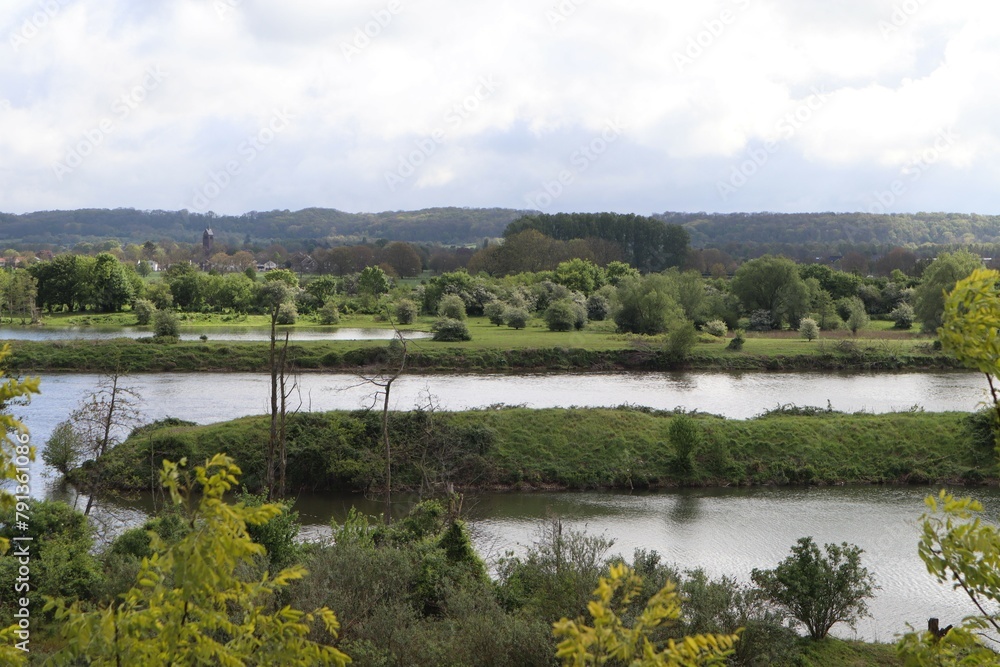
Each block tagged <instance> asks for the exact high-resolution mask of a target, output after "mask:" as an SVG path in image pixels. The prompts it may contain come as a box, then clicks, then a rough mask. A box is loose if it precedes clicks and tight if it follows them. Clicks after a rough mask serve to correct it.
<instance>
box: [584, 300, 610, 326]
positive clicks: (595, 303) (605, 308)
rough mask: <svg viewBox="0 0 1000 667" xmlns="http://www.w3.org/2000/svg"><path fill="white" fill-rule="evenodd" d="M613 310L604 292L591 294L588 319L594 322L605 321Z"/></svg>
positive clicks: (588, 303)
mask: <svg viewBox="0 0 1000 667" xmlns="http://www.w3.org/2000/svg"><path fill="white" fill-rule="evenodd" d="M609 312H611V306H610V304H608V300H607V299H606V298H605V297H604V295H602V294H591V295H590V298H588V299H587V319H588V320H593V321H594V322H603V321H604V320H606V319H607V317H608V313H609Z"/></svg>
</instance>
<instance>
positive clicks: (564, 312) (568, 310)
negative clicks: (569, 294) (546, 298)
mask: <svg viewBox="0 0 1000 667" xmlns="http://www.w3.org/2000/svg"><path fill="white" fill-rule="evenodd" d="M544 318H545V324H546V326H548V328H549V331H572V330H573V329H574V328H576V322H577V309H576V304H574V303H573V302H572V301H571V300H570V299H559V300H558V301H553V302H552V303H551V304H550V305H549V307H548V308H546V309H545V314H544Z"/></svg>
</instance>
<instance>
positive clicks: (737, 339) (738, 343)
mask: <svg viewBox="0 0 1000 667" xmlns="http://www.w3.org/2000/svg"><path fill="white" fill-rule="evenodd" d="M746 340H747V338H746V336H745V335H744V334H743V330H742V329H737V330H736V333H734V334H733V338H732V340H730V341H729V345H727V346H726V349H727V350H735V351H736V352H739V351H740V350H742V349H743V343H745V342H746Z"/></svg>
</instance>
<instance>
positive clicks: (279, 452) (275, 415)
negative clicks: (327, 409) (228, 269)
mask: <svg viewBox="0 0 1000 667" xmlns="http://www.w3.org/2000/svg"><path fill="white" fill-rule="evenodd" d="M270 273H274V272H273V271H271V272H270ZM289 273H290V272H289ZM257 297H258V300H259V302H260V304H261V306H262V307H263V308H264V310H265V312H267V313H268V315H270V322H271V330H270V336H269V345H268V353H267V367H268V370H269V371H270V375H271V384H270V392H269V394H268V399H269V402H270V406H271V424H270V428H269V430H268V437H267V450H266V451H265V457H264V479H265V480H266V483H267V497H268V499H274V498H275V496H276V494H277V496H278V497H281V495H283V494H284V488H283V487H284V478H285V467H284V461H285V442H286V441H285V414H286V413H285V409H286V400H287V398H288V395H289V394H288V393H287V392H286V388H285V373H286V371H287V361H288V357H287V353H288V334H287V333H286V334H285V344H284V346H283V347H282V348H281V349H279V348H278V337H277V326H278V323H279V320H280V317H281V309H282V307H283V306H285V304H287V303H289V302H290V301H291V299H292V289H291V287H290V286H289V285H288V283H287V282H286V281H285V280H283V279H275V280H265V281H264V284H262V285H260V286H259V287H258V290H257ZM278 468H280V472H279V470H278ZM276 475H277V476H276ZM279 485H280V486H281V487H282V488H280V489H279Z"/></svg>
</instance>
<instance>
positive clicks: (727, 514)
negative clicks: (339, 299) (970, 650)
mask: <svg viewBox="0 0 1000 667" xmlns="http://www.w3.org/2000/svg"><path fill="white" fill-rule="evenodd" d="M97 380H98V378H97V376H95V375H90V374H67V375H46V376H44V377H43V378H42V392H43V393H42V394H41V395H40V396H37V397H35V399H34V400H33V401H32V403H31V404H30V405H28V406H23V407H19V408H17V410H16V413H17V414H19V415H20V416H21V417H22V418H23V419H24V421H25V422H26V423H27V424H28V425H29V427H30V428H31V430H32V437H33V440H34V442H35V444H36V445H39V446H40V447H41V446H43V445H44V441H45V439H46V438H47V437H48V434H49V433H51V430H52V428H53V427H54V426H55V424H56V423H58V422H59V421H60V420H62V419H65V418H66V416H67V415H68V414H69V412H70V411H71V410H72V409H73V408H74V407H75V406H76V404H77V402H78V401H79V400H80V399H82V398H84V397H85V396H86V395H87V394H88V393H89V392H90V391H92V389H93V387H94V385H95V384H96V382H97ZM130 382H131V384H132V385H134V386H135V388H136V389H137V390H138V392H139V393H140V394H141V395H142V397H143V404H142V412H143V417H144V419H146V420H150V419H158V418H162V417H165V416H168V415H169V416H177V417H182V418H184V419H189V420H192V421H195V422H199V423H209V422H215V421H222V420H227V419H232V418H235V417H239V416H243V415H247V414H255V413H263V412H265V410H266V396H267V376H265V375H259V374H243V375H241V374H223V373H189V374H180V373H158V374H148V375H138V376H135V377H134V378H132V379H131V380H130ZM300 383H301V392H300V396H301V400H302V403H303V409H311V410H327V409H356V408H359V407H363V406H364V405H365V404H370V403H371V400H372V398H371V391H372V388H371V387H370V386H364V385H363V384H362V383H359V380H358V378H356V377H353V376H350V375H345V374H326V373H322V374H319V373H317V374H306V375H303V376H302V377H301V378H300ZM984 384H985V382H984V380H983V379H982V376H980V375H979V374H975V373H956V372H943V373H898V374H863V373H862V374H859V373H844V374H830V373H773V374H762V373H743V374H739V373H718V372H697V373H608V374H586V375H562V374H560V375H428V376H418V375H409V376H404V377H403V378H401V379H400V380H399V381H398V383H397V384H394V385H393V402H392V405H393V408H394V409H409V408H412V407H413V406H414V405H417V404H421V405H424V404H426V403H427V402H428V400H432V401H433V403H434V404H435V406H436V407H437V408H438V409H443V410H460V409H466V408H473V407H481V406H486V405H490V404H495V403H505V404H519V405H527V406H529V407H535V408H540V407H557V406H558V407H568V406H572V405H576V406H616V405H621V404H624V403H630V404H636V405H643V406H648V407H651V408H658V409H674V408H676V407H683V408H684V409H687V410H701V411H705V412H712V413H717V414H722V415H725V416H728V417H732V418H750V417H753V416H754V415H756V414H759V413H760V412H762V411H764V410H767V409H770V408H773V407H775V406H777V405H779V404H787V403H793V404H796V405H816V406H820V407H826V406H827V404H828V402H829V405H830V406H831V407H832V408H834V409H837V410H843V411H859V410H865V411H868V412H887V411H893V410H906V409H911V408H914V407H915V406H916V407H919V408H922V409H926V410H929V411H950V410H959V411H969V410H973V409H975V408H976V406H977V404H978V403H979V402H980V401H982V400H983V399H984V398H985V394H984ZM428 397H433V398H431V399H429V398H428ZM33 477H34V479H35V484H34V485H33V489H32V490H33V492H35V493H36V494H37V495H42V494H47V495H53V496H56V497H64V496H65V494H67V493H68V492H67V491H66V490H65V489H60V488H59V484H58V483H57V480H56V479H55V478H54V476H53V475H51V474H50V473H49V471H46V470H45V468H44V465H43V464H41V463H40V462H36V463H35V464H34V468H33ZM933 491H934V490H933V489H927V488H896V487H864V488H822V489H796V488H792V489H766V488H765V489H722V490H684V491H676V492H670V493H656V494H622V493H561V494H548V493H538V494H484V495H480V496H476V497H470V498H469V499H468V501H467V507H468V509H469V510H470V512H471V518H472V521H471V525H472V527H473V530H474V536H475V544H476V546H477V548H478V549H479V550H480V552H481V553H483V554H484V556H486V557H487V558H495V557H497V556H498V555H501V554H502V553H503V552H505V551H507V550H513V551H515V552H523V550H524V548H525V545H527V544H529V543H530V542H531V541H532V540H533V536H534V535H535V533H537V531H538V529H539V527H540V523H541V521H543V520H544V518H545V517H546V516H547V515H548V514H549V513H555V514H558V515H560V516H562V517H564V519H565V522H566V523H567V525H569V526H570V527H573V528H577V529H582V530H584V529H585V530H586V531H587V532H588V533H591V534H605V535H606V536H607V537H611V538H614V539H615V541H616V543H615V547H614V550H615V551H616V552H618V553H621V554H622V555H624V556H626V557H630V556H631V554H632V551H633V550H634V549H635V548H645V549H656V550H657V551H659V552H660V553H661V554H663V555H664V557H665V560H666V561H670V562H676V563H678V564H680V565H681V567H694V566H702V567H704V568H705V569H706V570H708V571H709V572H710V573H711V574H714V575H720V574H728V575H731V576H733V577H736V578H737V579H739V580H743V581H746V580H748V578H749V572H750V570H751V569H753V568H754V567H761V568H766V567H773V566H774V565H775V564H777V563H778V562H779V561H780V560H781V559H782V558H784V557H785V556H786V555H787V554H788V551H789V548H790V547H791V546H792V545H793V544H794V543H795V541H796V539H798V538H799V537H801V536H804V535H812V536H813V537H814V538H815V540H816V541H817V542H818V543H825V542H838V543H839V542H841V541H847V542H850V543H853V544H857V545H859V546H861V547H862V548H864V549H865V550H866V554H865V559H864V562H865V564H866V565H867V566H868V567H869V568H870V569H871V570H872V571H873V572H874V573H875V574H876V577H877V579H878V583H879V585H880V586H881V587H882V588H881V590H880V591H878V594H877V597H876V599H875V601H874V603H873V604H872V605H871V606H872V611H873V614H874V617H873V618H872V619H866V620H864V621H863V622H862V623H861V624H860V625H859V627H858V632H857V636H858V637H861V638H864V639H869V640H879V641H891V640H892V639H893V636H894V634H895V633H897V632H900V631H903V630H904V629H905V623H907V622H909V623H912V624H913V625H914V626H917V627H923V626H924V624H925V623H926V619H927V618H928V617H930V616H938V617H940V618H941V619H942V621H943V622H944V624H945V625H947V624H948V623H954V622H957V621H958V620H959V619H960V618H961V617H962V616H963V615H964V614H967V613H970V611H971V610H970V609H968V605H967V604H964V600H963V599H962V596H961V595H958V594H956V593H954V592H953V591H949V590H947V589H946V588H945V587H943V586H938V585H937V584H936V583H934V581H933V580H932V579H931V578H930V576H929V575H927V574H926V571H925V570H924V568H923V565H922V563H921V562H920V560H919V558H918V557H917V538H918V529H917V524H916V520H917V517H918V516H919V515H920V513H921V512H922V511H923V504H922V498H923V497H924V496H925V495H926V494H927V493H929V492H933ZM974 493H975V495H976V496H977V497H980V498H983V499H985V500H986V501H987V504H988V506H989V508H990V510H991V512H992V513H993V514H992V515H995V513H996V511H997V510H1000V494H998V492H997V491H995V490H982V489H976V490H974ZM367 503H371V504H367ZM352 504H360V505H362V506H364V507H365V508H366V510H367V511H368V512H369V513H377V512H378V511H379V507H380V506H379V505H378V504H377V503H374V501H366V500H365V499H364V498H361V497H359V496H349V497H344V496H330V495H324V496H318V497H317V496H312V497H303V498H300V499H299V501H298V503H297V508H298V509H299V511H300V512H301V518H302V520H303V522H304V524H305V525H306V530H305V533H306V534H307V535H309V536H312V537H322V536H323V535H325V534H327V533H328V529H327V528H326V526H327V525H328V523H329V520H330V518H331V517H337V518H343V515H344V514H345V513H346V510H347V508H349V507H350V505H352ZM106 509H107V510H108V511H109V512H110V516H112V517H113V518H114V519H113V520H114V521H124V522H135V521H138V520H140V519H141V517H142V516H143V514H144V511H145V509H146V508H145V507H144V506H143V504H142V503H141V502H138V501H137V502H135V503H115V504H113V505H109V506H107V507H106ZM837 634H838V635H839V636H847V637H850V636H854V635H853V633H852V632H851V631H850V630H849V629H846V628H842V629H840V630H838V631H837Z"/></svg>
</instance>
